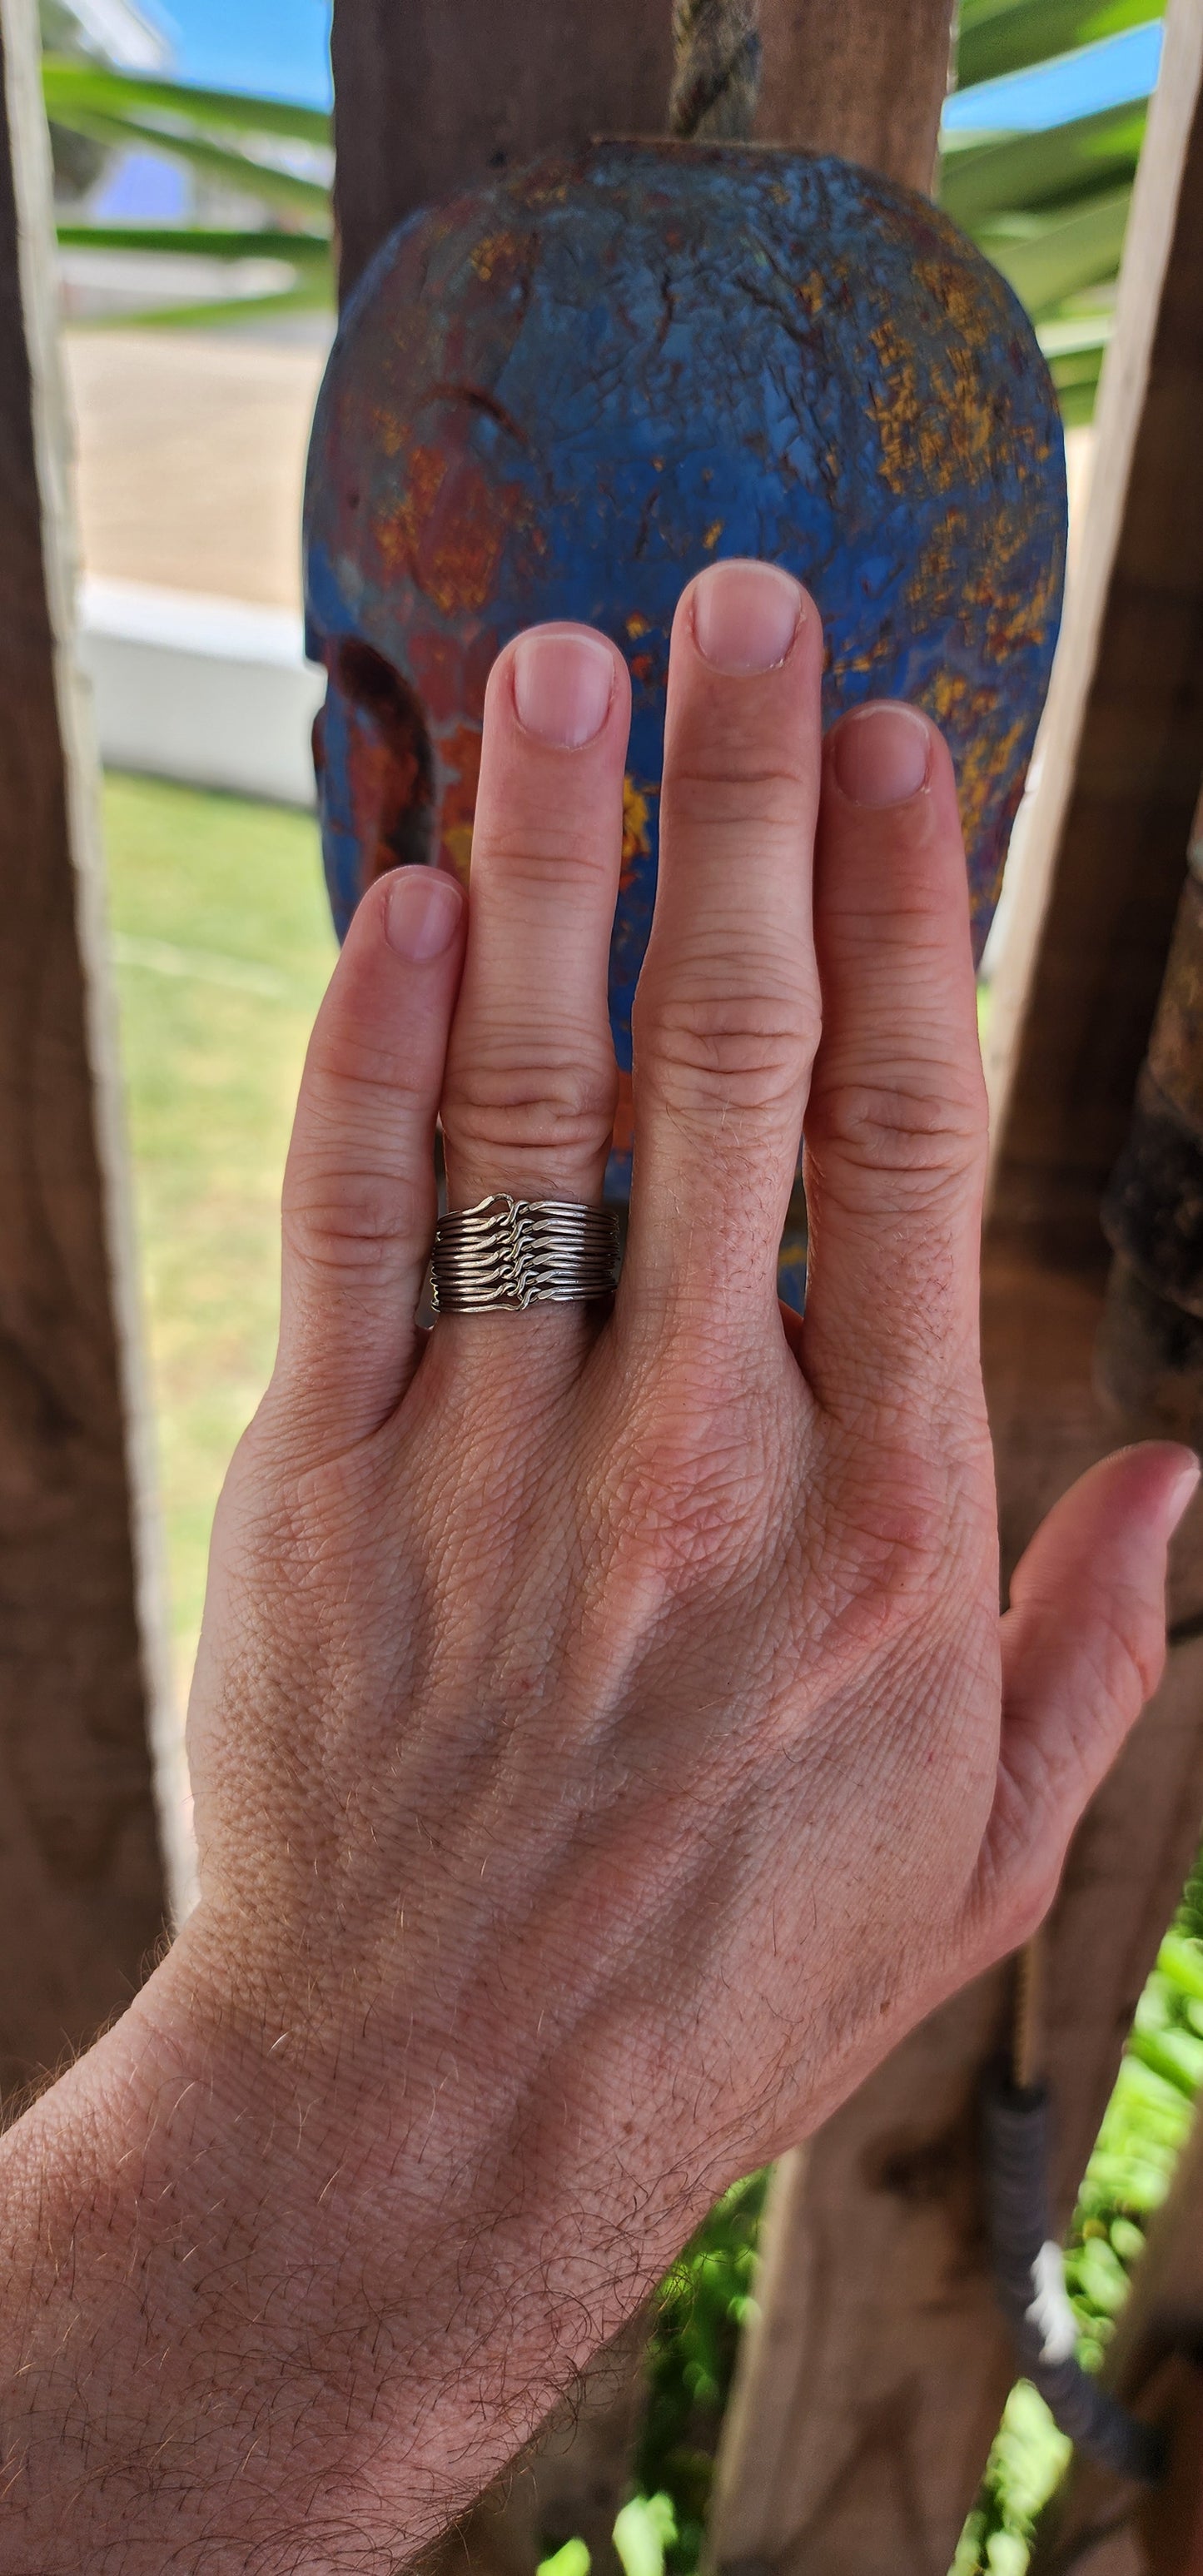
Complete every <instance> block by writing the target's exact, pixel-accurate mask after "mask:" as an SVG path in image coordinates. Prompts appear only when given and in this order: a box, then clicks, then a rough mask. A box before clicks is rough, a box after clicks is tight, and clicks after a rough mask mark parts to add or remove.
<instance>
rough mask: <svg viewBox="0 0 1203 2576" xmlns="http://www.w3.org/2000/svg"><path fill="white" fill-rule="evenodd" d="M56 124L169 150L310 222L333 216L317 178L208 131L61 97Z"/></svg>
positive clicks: (128, 144)
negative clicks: (173, 128)
mask: <svg viewBox="0 0 1203 2576" xmlns="http://www.w3.org/2000/svg"><path fill="white" fill-rule="evenodd" d="M54 121H55V123H56V125H65V126H67V127H68V128H69V129H70V131H71V132H73V133H75V134H86V135H88V136H90V137H91V139H92V140H93V142H96V143H107V144H109V145H111V146H114V147H116V148H117V149H119V150H123V151H127V152H129V151H133V150H135V149H140V150H142V151H152V152H166V153H168V154H169V155H170V157H171V158H172V159H173V160H179V161H184V162H186V163H187V164H188V166H189V168H190V169H193V170H197V171H199V172H201V173H202V175H203V176H204V177H205V178H208V179H216V180H220V181H222V182H223V184H224V185H225V186H226V187H229V188H234V189H237V191H238V193H239V194H240V195H241V196H245V197H258V198H259V199H260V200H261V201H262V203H263V204H264V205H268V206H278V207H280V208H281V209H283V210H284V211H286V212H288V213H295V214H303V215H306V216H308V218H309V219H310V221H311V222H312V221H314V220H316V221H318V222H320V221H321V220H322V219H323V217H324V218H326V220H328V219H329V207H330V196H329V191H328V189H326V188H323V187H321V186H320V185H319V184H318V182H317V181H316V180H314V179H302V178H299V177H298V176H297V175H296V173H295V172H293V171H291V170H281V169H277V168H276V167H275V166H274V165H273V164H271V163H270V162H266V161H258V160H255V159H253V158H252V156H251V154H250V153H249V152H240V151H238V150H236V149H231V148H230V147H229V146H228V145H226V144H221V143H214V142H212V141H211V140H210V139H209V137H208V136H207V135H204V134H198V133H195V132H191V131H189V130H187V129H185V130H184V131H182V132H172V133H169V132H167V131H166V130H165V129H164V128H163V126H161V125H157V124H153V123H151V122H150V120H149V119H146V118H142V117H138V116H132V115H130V116H124V115H123V116H108V115H102V114H101V113H100V112H99V111H93V110H92V109H90V108H89V109H84V108H76V107H71V108H68V109H64V108H62V107H60V106H59V105H58V104H57V102H56V105H55V110H54Z"/></svg>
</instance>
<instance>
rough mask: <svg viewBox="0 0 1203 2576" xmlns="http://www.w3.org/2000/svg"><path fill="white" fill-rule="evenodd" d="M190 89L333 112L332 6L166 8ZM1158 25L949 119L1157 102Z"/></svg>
mask: <svg viewBox="0 0 1203 2576" xmlns="http://www.w3.org/2000/svg"><path fill="white" fill-rule="evenodd" d="M154 14H155V15H156V17H159V18H161V19H162V20H163V22H164V23H165V24H167V25H169V26H170V28H171V29H172V32H173V34H174V38H175V49H176V69H177V70H178V71H179V73H180V74H181V76H182V77H183V78H184V79H185V80H194V81H202V82H209V83H212V84H213V85H214V86H215V87H225V88H232V89H251V90H255V89H258V90H265V91H269V92H272V93H274V95H275V96H276V97H278V98H298V99H304V100H306V101H307V102H310V103H312V104H313V105H314V106H325V105H327V104H328V102H329V98H330V59H329V50H328V48H329V26H330V9H329V0H158V5H157V6H155V8H154ZM1160 45H1161V29H1160V26H1159V25H1158V24H1151V25H1149V26H1145V27H1131V28H1129V29H1128V30H1127V31H1126V32H1125V33H1124V34H1123V35H1120V36H1112V37H1109V38H1107V39H1105V41H1104V42H1103V43H1101V44H1097V45H1088V46H1086V47H1085V48H1084V50H1083V51H1082V52H1081V53H1080V54H1077V55H1075V56H1073V57H1072V59H1070V58H1065V59H1063V60H1061V61H1058V62H1052V63H1041V64H1040V65H1038V67H1037V69H1036V70H1035V71H1031V72H1022V73H1018V74H1016V75H1014V76H1012V77H1011V78H1009V79H1007V80H1000V81H986V82H983V83H982V84H981V85H980V87H979V88H977V89H976V90H973V91H966V92H963V93H962V95H961V96H960V97H959V98H957V99H955V100H954V101H953V102H952V104H951V105H950V107H949V110H948V123H949V124H950V125H955V126H960V127H967V126H974V125H979V126H992V127H995V128H998V127H1010V128H1011V129H1012V130H1014V129H1015V128H1018V127H1027V128H1033V127H1037V126H1043V125H1057V124H1059V123H1060V122H1061V120H1062V118H1064V117H1069V116H1087V115H1090V114H1091V113H1092V112H1093V111H1094V110H1095V109H1098V108H1103V107H1118V106H1121V105H1122V104H1123V103H1124V102H1125V101H1126V100H1128V99H1135V98H1144V97H1147V95H1148V92H1149V90H1150V89H1151V88H1152V86H1153V83H1154V81H1155V79H1156V77H1157V62H1158V56H1159V52H1160Z"/></svg>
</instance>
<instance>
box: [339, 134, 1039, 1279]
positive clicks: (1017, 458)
mask: <svg viewBox="0 0 1203 2576" xmlns="http://www.w3.org/2000/svg"><path fill="white" fill-rule="evenodd" d="M1064 552H1065V475H1064V456H1063V448H1062V438H1061V429H1060V421H1059V416H1058V412H1057V405H1056V397H1055V395H1054V392H1053V388H1052V385H1051V382H1050V380H1049V377H1048V374H1047V371H1046V369H1045V366H1044V363H1043V360H1042V359H1041V356H1040V353H1039V350H1038V348H1037V346H1036V343H1035V339H1034V336H1033V333H1032V330H1031V326H1030V324H1029V322H1028V321H1027V319H1026V316H1025V315H1024V313H1023V311H1022V309H1021V307H1020V306H1019V304H1018V303H1017V302H1016V299H1015V297H1014V296H1013V294H1012V293H1011V291H1010V289H1009V287H1008V286H1007V285H1006V284H1005V283H1004V281H1003V279H1002V278H1001V277H999V276H998V274H997V272H996V271H995V270H993V269H992V268H991V267H990V266H989V265H988V263H987V262H986V261H985V260H983V258H982V257H981V255H980V253H979V252H978V251H977V250H976V249H975V248H974V246H973V245H972V244H971V243H970V242H969V241H967V240H966V239H965V237H964V236H963V235H962V234H961V233H959V232H958V231H957V229H956V227H955V225H953V224H952V223H951V222H950V221H949V220H948V218H947V217H946V216H944V215H942V214H941V213H940V212H939V211H938V210H937V209H936V208H935V207H933V206H931V205H929V204H928V203H927V201H926V200H925V199H923V198H920V197H916V196H913V195H911V194H910V193H909V192H908V191H907V190H905V189H903V188H899V187H895V186H893V185H891V184H889V183H888V182H886V181H884V180H880V179H877V178H875V177H874V176H873V175H872V174H871V173H869V172H867V171H864V170H860V169H855V168H853V167H852V166H850V165H849V164H846V163H843V162H840V161H836V160H832V159H829V158H820V157H818V156H813V155H809V154H804V153H799V152H794V151H778V150H773V149H770V148H765V147H759V148H758V147H755V146H751V145H721V146H698V145H696V144H674V143H670V142H664V143H657V142H652V143H599V144H597V145H595V146H594V147H593V148H592V149H590V150H589V151H587V152H585V153H584V154H581V155H579V156H577V157H575V158H559V157H547V158H544V159H542V160H540V161H538V162H535V163H533V164H531V165H529V166H528V167H527V168H525V169H522V170H518V171H515V172H513V173H510V174H509V175H507V176H506V177H505V178H504V179H502V180H498V181H497V182H496V184H494V185H491V186H486V187H482V188H480V189H479V190H477V191H476V192H474V193H472V194H470V195H466V196H462V197H459V198H457V199H455V200H454V201H453V202H451V203H448V204H446V205H442V206H437V207H434V208H431V209H429V210H426V211H424V212H422V213H420V214H418V215H416V216H414V217H413V218H411V220H410V221H409V222H408V223H407V224H405V225H403V226H402V227H401V229H400V231H399V232H397V233H396V234H395V235H394V236H393V238H392V239H391V241H389V242H388V243H387V244H386V245H385V247H384V248H383V250H382V251H381V252H380V254H379V256H378V257H377V259H376V260H375V262H374V263H373V265H372V267H371V268H370V269H369V270H368V272H367V275H366V276H365V278H364V279H363V281H362V283H361V285H360V287H359V290H358V292H357V293H356V295H355V297H354V299H353V301H352V303H351V305H350V307H349V309H348V311H347V313H346V316H345V318H344V321H343V325H342V328H341V330H340V333H339V336H338V340H337V343H336V345H335V348H334V352H333V354H332V357H331V360H330V365H329V369H328V372H327V376H326V381H325V384H324V386H323V389H322V394H321V398H320V402H319V405H318V412H317V420H316V424H315V428H314V437H313V446H312V450H311V456H310V469H309V485H308V493H307V502H306V599H307V611H308V633H309V645H310V651H311V652H312V654H313V656H314V658H315V659H316V660H321V661H324V662H325V664H326V667H327V671H328V673H329V689H328V696H327V704H326V708H325V712H324V716H323V717H322V718H321V719H319V729H318V740H317V754H318V770H319V786H320V798H321V810H322V829H323V844H324V851H325V862H326V871H327V878H328V882H329V887H330V896H331V902H332V905H333V908H334V913H335V918H336V922H337V924H338V927H339V930H340V932H341V931H342V930H343V929H345V926H346V923H347V921H348V919H349V917H350V914H351V912H352V910H353V909H354V906H355V904H356V902H357V901H358V899H359V896H360V894H361V893H362V892H363V890H364V887H365V885H366V884H368V883H369V882H370V881H371V879H372V878H373V877H374V876H376V875H377V874H379V873H380V871H381V870H382V869H383V868H387V867H390V866H394V865H396V864H397V863H398V861H406V860H410V861H412V860H420V859H431V860H435V861H437V862H438V863H439V864H440V865H442V866H444V867H448V868H452V869H454V870H455V871H456V872H457V873H459V874H461V875H466V873H467V870H468V864H469V857H470V851H471V830H472V815H473V807H474V801H475V790H476V781H477V775H478V767H479V754H480V727H481V715H482V708H483V700H484V688H485V681H486V678H487V675H488V671H489V667H490V664H491V663H492V661H493V659H494V657H495V655H496V653H497V652H498V651H499V649H500V648H501V646H502V645H503V644H504V643H505V642H506V641H507V639H508V638H509V637H510V636H512V635H513V634H515V633H516V632H517V631H518V630H519V629H520V628H521V627H523V626H526V625H529V624H531V623H533V622H536V621H538V620H539V619H542V618H552V617H574V618H584V619H587V620H588V621H589V622H590V623H591V624H593V625H595V626H599V627H601V628H603V629H604V630H605V632H606V633H607V634H609V635H611V636H613V638H614V639H615V641H616V642H617V643H618V644H619V645H620V646H621V647H622V649H623V650H624V652H625V653H626V655H627V658H628V661H629V663H630V668H631V674H632V679H633V682H634V718H633V724H632V732H631V750H630V768H629V774H628V779H627V792H626V835H625V845H624V862H625V864H624V870H623V883H622V892H621V896H620V901H619V909H618V918H617V922H616V926H615V932H614V943H613V950H612V958H611V979H610V995H611V1014H612V1019H613V1025H614V1035H615V1043H616V1046H617V1050H618V1058H619V1066H620V1072H621V1076H622V1106H621V1108H620V1115H619V1122H618V1126H617V1128H616V1131H615V1143H614V1152H613V1155H612V1157H611V1163H610V1172H609V1180H608V1190H609V1193H610V1195H612V1196H614V1197H617V1198H623V1197H625V1196H626V1193H627V1190H628V1188H629V1179H630V1143H631V1137H630V1065H631V1036H630V1027H631V1003H632V998H633V993H634V987H635V982H636V978H637V976H638V972H639V967H640V963H641V961H642V957H643V952H644V947H645V944H646V940H647V933H648V927H649V924H650V919H651V910H652V902H653V897H654V892H655V880H656V849H657V795H658V788H659V780H660V767H661V754H662V739H663V700H664V681H665V670H666V662H667V653H668V639H669V631H670V626H671V621H672V614H673V609H674V607H675V605H676V601H677V598H678V596H679V594H680V591H681V589H682V586H683V584H684V583H685V582H686V581H687V580H688V579H689V577H690V576H691V575H692V574H693V573H695V572H697V571H698V570H700V569H701V567H702V566H703V565H705V564H707V563H709V562H712V561H714V559H715V558H716V557H717V556H720V555H761V556H767V557H770V558H772V559H773V560H774V561H776V562H778V563H782V564H785V565H787V566H788V567H789V568H790V570H791V571H794V572H796V573H798V574H799V575H800V576H801V578H802V579H803V580H804V581H805V582H806V583H807V585H808V587H809V588H810V589H811V591H812V592H813V593H814V595H815V597H816V599H817V601H818V603H819V606H820V609H821V611H822V614H823V618H824V622H825V628H826V634H827V673H826V681H825V711H826V715H827V718H828V720H830V719H831V718H832V717H834V716H835V715H836V714H837V713H838V712H840V711H841V710H842V709H844V708H846V707H850V706H855V705H857V704H858V703H859V702H860V701H861V700H863V699H865V698H869V697H883V696H898V697H906V698H910V699H912V700H914V701H915V702H916V703H917V704H918V705H920V706H923V707H925V708H927V710H928V711H929V712H930V714H931V715H933V716H934V717H935V718H936V720H937V722H938V723H939V724H941V725H942V726H943V728H944V731H945V733H946V735H947V737H948V740H949V743H950V745H951V748H952V753H953V758H954V761H955V763H956V768H957V776H958V782H959V789H960V799H961V809H962V816H963V820H964V824H965V834H966V844H967V849H968V858H969V873H970V886H971V894H972V901H973V916H974V934H975V940H976V943H977V948H978V951H979V953H980V949H981V946H982V944H983V942H984V939H985V935H986V931H987V929H988V926H989V922H990V919H991V917H992V914H993V910H994V905H995V902H996V899H997V894H998V885H999V879H1000V875H1001V870H1002V863H1003V859H1004V856H1005V853H1006V845H1007V840H1008V836H1009V833H1010V827H1011V823H1012V820H1013V817H1014V813H1015V808H1016V805H1017V803H1018V799H1019V795H1020V792H1021V789H1022V784H1023V777H1024V772H1025V769H1026V766H1027V762H1028V757H1029V754H1030V751H1031V747H1032V741H1033V737H1034V734H1035V729H1036V723H1037V719H1038V716H1039V713H1040V709H1041V706H1042V704H1043V699H1044V693H1045V688H1046V685H1047V680H1048V673H1049V667H1050V663H1051V659H1052V652H1053V645H1054V642H1055V639H1056V632H1057V624H1058V619H1059V615H1060V604H1061V588H1062V578H1063V568H1064ZM782 1289H783V1294H785V1295H786V1296H787V1298H788V1299H789V1301H790V1302H792V1303H796V1302H799V1301H800V1296H801V1268H800V1259H799V1248H798V1246H797V1244H796V1243H795V1244H794V1245H793V1246H792V1248H791V1246H790V1245H789V1244H788V1243H787V1245H786V1246H785V1247H783V1270H782Z"/></svg>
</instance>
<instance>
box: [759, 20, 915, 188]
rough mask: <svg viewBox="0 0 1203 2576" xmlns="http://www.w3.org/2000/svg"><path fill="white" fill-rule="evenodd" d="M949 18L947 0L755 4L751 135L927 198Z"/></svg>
mask: <svg viewBox="0 0 1203 2576" xmlns="http://www.w3.org/2000/svg"><path fill="white" fill-rule="evenodd" d="M951 14H952V13H951V11H950V7H949V0H844V5H842V6H841V7H839V8H831V7H827V8H823V7H820V6H816V0H762V7H761V33H762V38H763V43H764V72H763V78H762V81H761V87H760V108H759V113H758V116H757V120H756V130H757V133H758V134H759V135H761V136H763V138H764V139H765V141H767V142H770V143H798V144H801V145H803V146H804V147H805V149H806V150H807V151H809V152H838V153H839V154H840V157H841V159H843V160H845V161H859V162H862V163H863V164H864V166H865V167H866V168H867V169H870V170H879V171H880V172H881V174H882V176H883V177H884V178H886V179H901V180H902V181H903V182H904V183H905V185H906V186H907V187H909V188H919V189H922V190H923V191H924V192H925V193H926V194H928V195H930V193H931V190H932V185H933V179H934V173H935V168H936V153H937V149H938V145H939V136H940V115H941V111H942V109H943V106H944V100H945V97H946V96H947V92H948V74H949V55H950V33H951V31H950V23H949V22H950V16H951Z"/></svg>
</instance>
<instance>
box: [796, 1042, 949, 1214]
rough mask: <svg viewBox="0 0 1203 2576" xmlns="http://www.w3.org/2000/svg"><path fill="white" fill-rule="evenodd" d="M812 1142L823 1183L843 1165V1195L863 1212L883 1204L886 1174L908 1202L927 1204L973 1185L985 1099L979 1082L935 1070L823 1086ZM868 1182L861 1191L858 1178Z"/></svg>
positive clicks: (814, 1099)
mask: <svg viewBox="0 0 1203 2576" xmlns="http://www.w3.org/2000/svg"><path fill="white" fill-rule="evenodd" d="M807 1142H808V1144H809V1145H810V1147H811V1149H812V1151H817V1152H818V1154H819V1156H820V1161H821V1166H822V1173H823V1180H824V1185H825V1186H826V1187H828V1188H830V1185H831V1164H832V1163H833V1162H838V1165H839V1169H840V1173H841V1179H842V1183H843V1188H844V1193H845V1195H850V1196H851V1197H852V1198H853V1200H854V1201H855V1203H856V1205H857V1208H858V1212H859V1211H862V1210H863V1209H865V1208H868V1207H869V1206H870V1205H880V1200H879V1198H878V1197H877V1191H878V1187H879V1184H880V1180H881V1177H882V1175H883V1174H887V1175H889V1176H890V1177H891V1178H892V1179H893V1180H894V1182H895V1183H896V1184H897V1185H898V1189H899V1193H900V1195H904V1196H905V1197H906V1199H907V1201H908V1203H911V1204H914V1205H918V1206H922V1205H923V1204H924V1203H925V1202H927V1201H929V1200H930V1199H932V1198H933V1197H937V1196H939V1194H940V1193H941V1192H942V1191H943V1190H944V1189H945V1188H947V1186H948V1184H949V1183H950V1182H958V1181H962V1180H965V1179H967V1178H968V1177H969V1176H970V1175H971V1174H973V1173H974V1172H975V1171H976V1170H977V1168H978V1165H979V1163H980V1161H981V1157H982V1154H983V1153H984V1151H985V1144H986V1097H985V1089H984V1085H983V1084H982V1083H981V1081H980V1080H966V1078H965V1076H964V1074H963V1073H961V1072H959V1071H957V1070H953V1069H947V1068H944V1067H934V1066H931V1065H912V1066H904V1067H902V1068H901V1069H900V1070H898V1071H897V1072H893V1071H892V1072H891V1076H890V1079H889V1080H888V1081H879V1082H874V1081H871V1080H868V1079H861V1080H859V1081H839V1082H827V1083H820V1084H817V1085H816V1087H815V1090H814V1091H813V1093H812V1096H811V1102H810V1108H809V1111H808V1115H807ZM858 1178H859V1179H860V1180H861V1181H863V1183H864V1184H865V1187H864V1189H863V1191H858V1190H857V1189H856V1187H855V1183H856V1180H857V1179H858Z"/></svg>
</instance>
